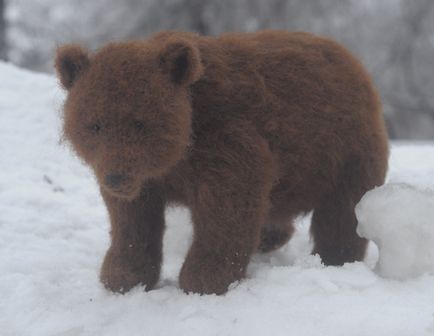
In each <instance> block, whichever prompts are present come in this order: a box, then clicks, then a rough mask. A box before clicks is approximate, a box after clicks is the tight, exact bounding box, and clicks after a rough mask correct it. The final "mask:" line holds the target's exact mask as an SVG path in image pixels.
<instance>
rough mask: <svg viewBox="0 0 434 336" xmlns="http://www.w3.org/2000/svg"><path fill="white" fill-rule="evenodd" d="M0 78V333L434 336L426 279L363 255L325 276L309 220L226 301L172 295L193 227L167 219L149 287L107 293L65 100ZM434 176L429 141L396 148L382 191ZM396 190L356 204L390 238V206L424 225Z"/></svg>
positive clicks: (432, 286) (184, 219)
mask: <svg viewBox="0 0 434 336" xmlns="http://www.w3.org/2000/svg"><path fill="white" fill-rule="evenodd" d="M0 78H1V80H0V117H1V119H0V120H1V122H0V153H1V156H0V298H1V299H0V335H2V336H9V335H14V336H16V335H25V336H28V335H31V336H32V335H41V336H52V335H53V336H54V335H56V336H80V335H92V336H94V335H104V336H110V335H128V336H134V335H147V336H148V335H151V336H153V335H180V336H181V335H188V336H195V335H201V336H207V335H243V336H244V335H249V336H250V335H261V336H263V335H276V336H279V335H303V336H309V335H333V336H339V335H345V336H349V335H351V336H352V335H360V336H366V335H372V336H375V335H393V336H400V335H402V336H410V335H411V336H423V335H434V276H433V275H428V274H424V275H421V276H419V277H416V278H413V279H408V280H405V281H399V280H394V279H385V278H382V277H380V276H379V275H377V274H376V273H375V272H374V271H373V268H374V265H375V263H376V260H377V258H378V255H377V250H376V248H375V247H374V246H373V245H371V246H370V249H369V253H368V256H367V258H366V261H365V262H359V263H352V264H346V265H344V266H343V267H324V266H323V265H322V264H321V262H320V259H319V257H318V256H310V255H309V251H310V248H311V243H310V241H309V237H308V226H309V224H308V223H309V218H300V219H299V220H298V221H297V223H296V228H297V232H296V234H295V236H294V237H293V239H292V241H291V242H290V243H289V244H288V245H286V246H285V247H283V248H281V249H280V250H278V251H275V252H273V253H270V254H267V255H256V256H254V258H253V260H252V262H251V264H250V266H249V268H248V272H247V279H245V280H243V281H241V282H239V283H237V284H234V285H233V286H232V288H231V290H230V291H229V292H228V293H227V294H226V295H223V296H215V295H210V296H200V295H196V294H190V295H186V294H184V293H183V292H182V291H181V290H180V289H179V288H178V285H177V274H178V271H179V269H180V267H181V263H182V261H183V258H184V255H185V253H186V250H187V248H188V245H189V243H190V236H191V224H190V220H189V215H188V212H187V211H186V210H183V209H179V208H175V209H172V210H169V211H168V212H167V225H168V227H167V231H166V236H165V240H164V264H163V271H162V275H161V280H160V283H159V285H158V288H157V289H155V290H153V291H150V292H144V291H143V288H135V289H133V290H132V291H130V292H129V293H127V294H125V295H119V294H112V293H109V292H107V291H106V290H104V288H103V287H102V285H101V284H100V283H99V281H98V271H99V267H100V263H101V262H102V258H103V256H104V253H105V250H106V249H107V247H108V243H109V235H108V232H109V223H108V216H107V213H106V209H105V208H104V206H103V202H102V200H101V198H100V196H99V194H98V188H97V186H96V183H95V180H94V178H93V176H92V174H91V172H90V171H89V169H88V168H86V167H85V166H84V165H83V164H82V163H81V162H80V161H79V160H78V159H77V158H76V157H75V156H74V155H73V154H72V153H71V151H70V150H69V149H68V147H67V146H66V145H64V144H63V143H62V141H61V128H60V123H61V113H60V110H61V103H62V100H63V99H64V93H63V92H62V91H61V90H60V89H59V86H58V83H57V81H56V80H55V79H54V78H53V77H50V76H46V75H40V74H34V73H30V72H27V71H24V70H20V69H17V68H15V67H13V66H11V65H8V64H4V63H0ZM433 171H434V144H432V143H431V144H429V143H427V144H414V143H410V144H394V145H393V147H392V155H391V161H390V173H389V181H390V182H394V183H407V184H408V185H411V186H412V188H419V189H420V188H422V187H423V188H427V187H429V186H433V183H434V179H433ZM390 188H394V187H393V186H392V187H390ZM409 188H410V187H409ZM405 190H407V192H408V191H409V192H410V194H406V193H405ZM402 191H404V196H405V197H407V198H408V201H407V202H406V203H403V202H404V201H402V200H399V199H396V200H395V198H399V195H398V194H394V193H392V194H391V195H392V196H393V197H392V200H391V201H390V204H389V203H387V202H383V201H382V200H381V199H382V198H389V195H388V192H387V189H384V191H378V192H377V191H375V193H376V194H375V195H376V196H375V197H374V196H372V199H371V201H370V202H367V203H366V204H364V205H363V206H368V203H376V201H377V200H378V202H379V203H381V204H384V206H385V207H386V208H387V211H385V212H384V217H381V220H382V221H384V222H385V223H386V222H387V223H388V224H390V225H391V226H392V225H394V226H395V227H396V228H400V227H401V226H399V225H397V224H396V222H395V223H394V222H393V218H396V215H394V214H393V213H392V212H393V210H394V204H396V205H397V206H399V207H403V209H402V210H403V211H405V210H407V212H408V216H410V217H414V219H415V221H414V222H418V221H419V216H425V217H426V216H427V214H428V213H427V212H426V213H423V212H420V213H419V211H418V209H419V208H417V207H416V206H417V205H418V203H419V202H414V201H413V200H411V201H409V200H410V199H411V198H412V194H411V192H413V189H411V188H410V189H405V188H404V189H402ZM415 197H419V198H420V199H423V197H422V194H419V193H417V195H416V196H415ZM427 197H430V196H427ZM425 201H426V202H429V201H428V200H423V201H421V202H420V203H422V202H425ZM381 204H380V205H378V206H380V207H381V206H382V205H381ZM369 206H371V205H369ZM373 206H376V205H375V204H374V205H373ZM377 212H378V211H377ZM362 213H363V214H364V215H369V214H367V211H363V210H362ZM388 214H390V216H395V217H390V218H389V217H388ZM362 217H363V216H362ZM364 219H366V220H368V219H369V217H364V218H363V220H364ZM426 220H427V222H426V223H428V219H427V218H426ZM377 221H378V220H377ZM431 224H432V225H434V222H433V218H432V212H431ZM385 225H386V224H385ZM418 228H419V226H418ZM404 238H405V237H404ZM408 238H409V240H408V241H406V240H405V239H404V240H403V241H401V242H400V243H401V244H406V243H407V242H409V243H413V242H414V239H413V237H411V236H410V235H409V237H408ZM418 253H421V252H418ZM392 257H393V256H392Z"/></svg>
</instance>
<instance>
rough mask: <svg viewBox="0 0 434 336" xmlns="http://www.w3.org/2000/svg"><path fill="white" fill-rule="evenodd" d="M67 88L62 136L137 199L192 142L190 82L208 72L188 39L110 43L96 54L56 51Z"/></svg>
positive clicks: (104, 180) (117, 190)
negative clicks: (149, 183)
mask: <svg viewBox="0 0 434 336" xmlns="http://www.w3.org/2000/svg"><path fill="white" fill-rule="evenodd" d="M56 70H57V74H58V77H59V79H60V82H61V84H62V86H63V87H64V88H65V89H66V90H67V93H68V95H67V99H66V102H65V105H64V136H65V138H66V139H67V140H68V141H69V142H70V143H71V145H72V147H73V148H74V150H75V151H76V153H77V154H78V155H79V156H80V157H81V158H82V159H83V160H84V161H85V162H86V163H87V164H89V165H90V166H91V167H92V168H93V170H94V172H95V175H96V177H97V179H98V182H99V183H100V185H101V186H102V188H104V189H105V190H106V191H108V192H110V193H111V194H112V195H114V196H118V197H124V198H129V199H133V198H134V197H136V196H137V195H138V194H139V192H140V190H141V187H142V185H143V183H144V182H145V181H146V180H148V179H152V178H158V177H160V176H162V175H163V174H165V173H167V172H168V171H169V170H170V169H171V168H172V167H174V166H175V165H176V163H177V162H178V161H179V160H181V159H182V158H183V157H184V155H185V151H186V149H187V147H188V145H189V142H190V136H191V119H192V116H191V114H192V110H191V103H190V99H189V98H190V97H189V86H190V85H191V84H193V83H194V82H195V81H197V80H198V79H199V78H200V76H201V75H202V72H203V68H202V64H201V60H200V53H199V50H198V48H197V47H196V46H195V44H194V43H193V42H191V41H189V40H183V39H179V38H178V39H176V38H172V39H167V40H164V41H160V42H158V41H155V40H151V41H147V42H146V41H137V42H123V43H112V44H109V45H107V46H106V47H104V48H102V49H101V50H100V51H98V52H97V53H95V54H94V55H89V53H88V52H87V51H86V50H85V49H84V48H82V47H80V46H78V45H66V46H63V47H61V48H59V49H58V52H57V57H56Z"/></svg>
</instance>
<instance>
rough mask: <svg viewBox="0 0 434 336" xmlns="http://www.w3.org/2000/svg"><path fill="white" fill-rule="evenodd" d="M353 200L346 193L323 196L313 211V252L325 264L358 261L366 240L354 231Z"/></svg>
mask: <svg viewBox="0 0 434 336" xmlns="http://www.w3.org/2000/svg"><path fill="white" fill-rule="evenodd" d="M354 206H355V202H354V201H353V200H352V199H351V197H349V195H346V194H341V193H339V192H335V193H333V194H331V195H328V197H325V198H324V200H323V201H322V203H321V205H320V206H319V207H317V208H315V210H314V211H313V215H312V224H311V229H310V230H311V234H312V235H313V240H314V249H313V252H312V253H313V254H319V255H320V257H321V260H322V262H323V263H324V264H325V265H343V264H344V263H346V262H353V261H361V260H362V259H363V257H364V255H365V250H366V246H367V240H366V239H363V238H360V237H359V236H358V235H357V233H356V227H357V219H356V215H355V213H354Z"/></svg>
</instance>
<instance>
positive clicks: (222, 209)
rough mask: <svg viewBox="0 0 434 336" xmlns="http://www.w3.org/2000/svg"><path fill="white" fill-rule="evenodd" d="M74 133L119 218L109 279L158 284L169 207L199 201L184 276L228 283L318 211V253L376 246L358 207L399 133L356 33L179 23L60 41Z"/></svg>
mask: <svg viewBox="0 0 434 336" xmlns="http://www.w3.org/2000/svg"><path fill="white" fill-rule="evenodd" d="M56 67H57V71H58V76H59V78H60V81H61V83H62V85H63V87H64V88H65V89H66V90H67V91H68V97H67V100H66V103H65V106H64V133H65V137H66V138H67V139H68V140H69V141H70V143H71V144H72V146H73V148H74V149H75V151H76V152H77V154H78V155H79V156H80V157H81V158H82V159H83V160H84V161H85V162H86V163H87V164H88V165H89V166H91V167H92V168H93V170H94V172H95V175H96V178H97V180H98V183H99V185H100V189H101V194H102V196H103V198H104V201H105V203H106V205H107V208H108V211H109V214H110V219H111V227H112V229H111V246H110V248H109V250H108V252H107V255H106V257H105V260H104V263H103V265H102V270H101V281H102V282H103V283H104V285H105V286H106V287H107V288H108V289H110V290H112V291H119V292H125V291H128V290H129V289H130V288H132V287H133V286H136V285H138V284H142V285H145V286H146V289H151V288H153V287H154V285H155V284H156V283H157V281H158V278H159V273H160V266H161V260H162V236H163V231H164V209H165V207H166V206H168V205H169V204H173V203H175V204H183V205H186V206H188V207H189V208H190V209H191V213H192V220H193V225H194V238H193V243H192V246H191V247H190V250H189V252H188V255H187V257H186V260H185V262H184V265H183V266H182V269H181V273H180V278H179V284H180V287H181V288H182V289H183V290H185V291H186V292H197V293H216V294H222V293H225V292H226V291H227V289H228V286H229V285H230V284H231V283H232V282H234V281H236V280H240V279H242V278H243V276H244V275H245V272H246V267H247V264H248V262H249V259H250V256H251V255H252V253H255V251H257V250H260V251H271V250H274V249H276V248H278V247H280V246H282V245H283V244H285V243H286V242H287V241H288V240H289V238H290V237H291V234H292V232H293V226H292V221H293V219H294V218H295V217H296V216H297V215H299V214H300V213H306V212H308V211H311V210H313V216H312V226H311V233H312V235H313V239H314V250H313V253H318V254H319V255H320V256H321V258H322V261H323V262H324V264H326V265H342V264H343V263H345V262H351V261H355V260H362V259H363V257H364V253H365V248H366V243H367V242H366V240H364V239H362V238H360V237H358V236H357V234H356V224H357V221H356V217H355V215H354V206H355V205H356V203H357V202H358V201H359V200H360V198H361V196H362V195H363V194H364V193H365V192H366V191H367V190H369V189H371V188H373V187H375V186H378V185H381V184H382V183H383V181H384V177H385V173H386V169H387V157H388V144H387V135H386V131H385V127H384V122H383V117H382V114H381V108H380V102H379V99H378V96H377V93H376V91H375V89H374V87H373V84H372V82H371V79H370V78H369V76H368V75H367V73H366V71H365V70H364V69H363V67H362V65H361V64H360V63H359V62H358V61H357V60H356V59H355V58H354V57H353V56H351V55H350V53H349V52H348V51H346V50H345V49H344V48H343V47H342V46H340V45H339V44H337V43H336V42H334V41H331V40H329V39H326V38H321V37H317V36H314V35H311V34H307V33H289V32H286V31H263V32H257V33H234V34H224V35H221V36H219V37H217V38H215V37H203V36H199V35H196V34H190V33H180V32H163V33H159V34H156V35H154V36H153V37H152V38H150V39H149V40H146V41H133V42H122V43H111V44H109V45H107V46H106V47H104V48H102V49H101V50H99V51H98V52H97V53H95V54H93V55H89V54H88V52H87V51H86V50H85V49H83V48H81V47H80V46H77V45H66V46H63V47H61V48H60V49H59V50H58V54H57V60H56Z"/></svg>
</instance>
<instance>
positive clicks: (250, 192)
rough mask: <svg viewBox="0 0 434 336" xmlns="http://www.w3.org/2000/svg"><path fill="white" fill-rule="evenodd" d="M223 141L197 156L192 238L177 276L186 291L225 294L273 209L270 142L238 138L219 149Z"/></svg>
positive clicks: (243, 267)
mask: <svg viewBox="0 0 434 336" xmlns="http://www.w3.org/2000/svg"><path fill="white" fill-rule="evenodd" d="M232 136H233V134H232ZM243 139H245V137H243ZM225 140H227V139H225ZM230 140H232V139H229V141H230ZM255 140H256V139H255ZM255 140H253V139H252V141H255ZM229 141H225V143H226V144H227V143H228V142H229ZM233 141H234V140H233ZM258 141H261V139H259V140H258ZM221 143H222V141H219V139H216V140H215V141H214V142H213V144H214V147H213V149H212V150H203V151H202V152H201V153H203V154H202V155H203V156H202V157H200V159H197V160H196V162H198V164H197V167H196V168H197V172H198V173H197V175H196V176H197V184H196V191H195V199H194V201H193V206H192V209H191V211H192V220H193V227H194V238H193V243H192V246H191V248H190V250H189V252H188V254H187V258H186V260H185V262H184V264H183V266H182V269H181V273H180V277H179V284H180V287H181V288H182V289H183V290H184V291H186V292H194V293H200V294H223V293H225V292H226V291H227V290H228V287H229V285H230V284H231V283H233V282H234V281H237V280H240V279H242V278H243V277H244V276H245V272H246V268H247V265H248V262H249V259H250V256H251V254H252V253H253V252H255V251H256V249H257V247H258V245H259V240H260V233H261V227H262V225H263V223H264V221H265V218H266V214H267V211H268V208H269V193H270V189H271V186H272V181H273V176H274V175H273V173H274V169H273V163H272V160H271V159H269V155H268V153H269V152H268V147H267V146H265V145H264V146H258V147H254V148H252V147H250V146H249V144H247V146H246V144H243V143H241V144H240V143H237V142H235V141H234V142H233V143H231V142H229V144H230V145H231V146H230V147H229V148H223V149H220V148H216V147H217V146H216V145H215V144H221ZM250 149H251V150H252V151H250ZM256 150H257V151H256ZM208 164H209V165H210V166H208Z"/></svg>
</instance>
